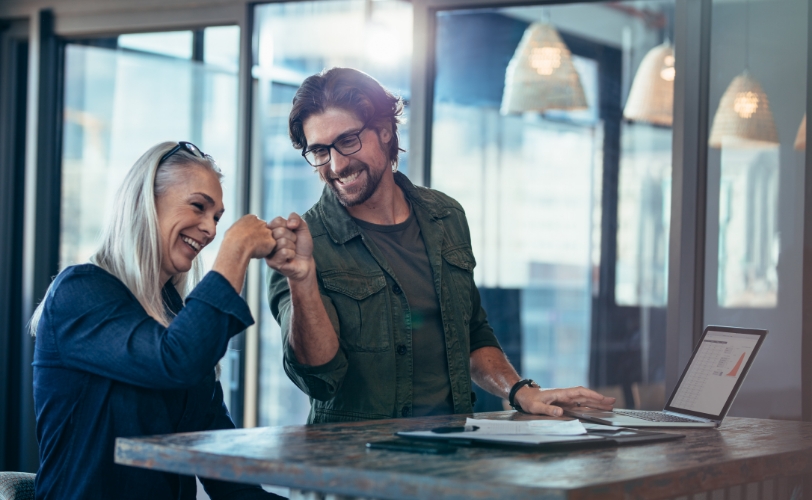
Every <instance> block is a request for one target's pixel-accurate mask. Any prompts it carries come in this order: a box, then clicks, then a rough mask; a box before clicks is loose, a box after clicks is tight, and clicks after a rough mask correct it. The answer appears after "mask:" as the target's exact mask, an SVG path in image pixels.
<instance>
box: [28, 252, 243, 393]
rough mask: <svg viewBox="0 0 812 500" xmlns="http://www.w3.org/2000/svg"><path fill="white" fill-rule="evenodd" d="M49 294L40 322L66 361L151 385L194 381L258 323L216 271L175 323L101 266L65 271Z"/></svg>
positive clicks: (181, 386) (188, 300) (186, 384)
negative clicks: (160, 318) (152, 312)
mask: <svg viewBox="0 0 812 500" xmlns="http://www.w3.org/2000/svg"><path fill="white" fill-rule="evenodd" d="M46 300H47V303H46V304H45V308H44V311H43V318H42V321H41V322H40V328H38V330H44V331H45V332H47V333H46V335H47V334H51V335H53V339H50V340H51V341H50V342H49V341H48V340H46V339H42V340H43V341H44V342H43V345H44V346H45V345H49V344H50V345H51V346H53V348H54V349H55V350H56V351H57V352H58V359H59V360H60V361H61V362H62V363H63V364H64V366H66V367H68V368H73V369H77V370H83V371H86V372H90V373H93V374H96V375H100V376H103V377H108V378H111V379H113V380H117V381H121V382H125V383H129V384H133V385H137V386H141V387H146V388H150V389H184V388H189V387H191V386H194V385H195V384H197V383H198V382H199V381H200V380H202V378H203V377H204V376H206V374H207V373H209V372H211V370H212V368H213V367H214V366H215V365H216V364H217V361H218V360H219V359H220V358H222V357H223V355H224V354H225V352H226V348H227V346H228V341H229V339H230V338H231V337H233V336H234V335H236V334H237V333H239V332H241V331H243V330H244V329H245V328H247V327H248V326H250V325H251V324H253V323H254V320H253V318H252V317H251V312H250V310H249V309H248V306H247V305H246V303H245V301H244V300H243V299H242V297H240V296H239V295H238V294H237V292H236V291H235V290H234V287H232V286H231V284H230V283H229V282H228V281H227V280H226V279H225V278H224V277H223V276H222V275H220V274H219V273H216V272H214V271H211V272H209V273H208V274H207V275H206V276H205V277H204V278H203V280H201V282H200V283H199V284H198V285H197V287H196V288H195V289H194V290H193V291H192V293H190V294H189V296H188V297H187V298H186V307H184V308H183V309H182V310H181V311H180V312H179V313H178V315H177V316H176V317H175V318H174V320H173V321H172V323H170V325H169V327H164V326H163V325H161V324H160V323H158V322H157V321H156V320H155V319H153V318H152V317H151V316H149V315H148V314H147V313H146V311H145V310H144V308H143V307H141V304H140V303H139V302H138V301H137V300H136V298H135V296H134V295H133V294H132V293H131V292H130V290H129V289H128V288H127V287H126V286H125V285H124V284H123V283H122V282H121V281H120V280H118V279H117V278H116V277H114V276H113V275H111V274H109V273H107V272H106V271H103V270H102V269H101V268H98V267H96V266H90V265H88V266H77V267H74V268H70V269H68V270H66V271H65V272H63V273H62V274H61V275H60V276H59V277H57V280H56V282H55V283H54V286H53V287H52V290H51V294H50V295H49V296H48V297H47V298H46ZM43 321H44V322H46V323H47V326H48V327H47V328H42V327H43ZM38 340H39V339H38Z"/></svg>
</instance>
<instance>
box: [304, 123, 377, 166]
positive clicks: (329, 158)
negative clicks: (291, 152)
mask: <svg viewBox="0 0 812 500" xmlns="http://www.w3.org/2000/svg"><path fill="white" fill-rule="evenodd" d="M367 125H369V122H367V123H365V124H364V126H363V127H361V128H360V129H359V130H358V132H353V133H351V134H342V135H340V136H339V137H338V139H336V140H335V141H333V142H332V143H331V144H325V145H323V146H321V145H320V146H319V147H320V148H327V161H325V162H324V163H319V164H318V165H313V163H312V162H311V161H310V160H308V159H307V154H308V153H310V152H312V149H310V148H305V149H303V150H302V158H304V159H305V161H306V162H307V163H308V164H309V165H310V166H311V167H313V168H318V167H321V166H324V165H327V164H328V163H330V162H331V161H333V154H332V153H331V152H330V151H331V150H332V149H335V150H336V152H337V153H338V154H340V155H341V156H350V155H354V154H355V153H357V152H359V151H361V149H363V147H364V143H363V142H362V141H361V134H363V133H364V130H366V129H367ZM352 136H356V137H357V138H358V149H356V150H355V151H353V152H352V153H342V152H341V150H340V149H338V148H337V147H336V144H337V143H339V142H341V141H343V140H344V139H346V138H348V137H352Z"/></svg>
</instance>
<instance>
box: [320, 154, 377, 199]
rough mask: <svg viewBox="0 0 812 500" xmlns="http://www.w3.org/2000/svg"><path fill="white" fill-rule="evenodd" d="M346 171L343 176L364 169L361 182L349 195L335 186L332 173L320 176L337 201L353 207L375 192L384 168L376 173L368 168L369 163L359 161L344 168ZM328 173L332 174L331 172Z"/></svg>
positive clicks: (334, 178) (335, 177) (336, 177)
mask: <svg viewBox="0 0 812 500" xmlns="http://www.w3.org/2000/svg"><path fill="white" fill-rule="evenodd" d="M347 171H348V173H345V175H344V176H345V177H347V176H348V175H352V174H355V173H359V174H362V173H363V172H364V171H366V175H365V176H364V182H363V184H361V186H359V187H358V188H356V189H355V190H354V193H352V194H350V195H349V196H348V195H347V194H345V193H344V192H342V191H341V190H340V189H339V188H338V187H336V182H337V179H338V176H337V175H335V174H333V175H332V176H330V177H329V178H325V177H324V176H322V180H323V181H324V182H326V183H327V185H328V186H330V189H331V190H332V191H333V194H335V195H336V198H338V202H339V203H341V205H342V206H344V207H354V206H357V205H361V204H362V203H364V202H366V201H367V200H368V199H369V198H370V197H371V196H372V195H373V194H375V191H376V190H377V189H378V184H380V183H381V179H382V178H383V174H384V169H380V170H379V171H378V172H377V175H376V173H375V172H373V171H372V170H370V168H369V165H367V164H366V163H363V162H360V161H359V162H353V163H351V164H350V168H348V169H347V170H345V172H347ZM330 173H331V174H332V172H330Z"/></svg>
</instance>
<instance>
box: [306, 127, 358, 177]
mask: <svg viewBox="0 0 812 500" xmlns="http://www.w3.org/2000/svg"><path fill="white" fill-rule="evenodd" d="M366 128H367V125H366V123H365V124H364V126H363V127H361V130H359V131H358V132H353V133H352V134H346V135H342V136H341V137H339V138H338V139H336V141H335V142H334V143H332V144H328V145H326V146H321V145H319V146H314V147H312V148H310V149H306V150H304V151H302V156H304V159H305V160H307V163H309V164H310V165H311V166H313V167H320V166H322V165H325V164H327V163H330V160H331V159H332V156H331V155H330V150H331V149H335V150H336V151H338V153H339V154H340V155H342V156H349V155H352V154H355V153H357V152H359V151H361V133H362V132H363V131H364V130H365V129H366Z"/></svg>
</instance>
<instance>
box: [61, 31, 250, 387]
mask: <svg viewBox="0 0 812 500" xmlns="http://www.w3.org/2000/svg"><path fill="white" fill-rule="evenodd" d="M211 29H214V30H217V31H219V32H220V33H223V32H227V31H228V32H230V33H231V35H230V38H229V39H228V40H230V41H231V42H232V43H231V44H230V45H229V42H228V40H221V43H220V46H219V47H218V54H231V56H232V59H231V60H230V61H229V62H228V64H218V65H217V66H214V65H210V64H206V63H202V62H197V61H192V60H189V56H190V55H191V49H192V33H191V32H182V33H148V34H142V35H126V36H121V37H119V38H118V39H116V38H111V39H103V40H98V39H96V40H92V41H88V42H86V43H82V42H78V43H69V44H68V45H67V47H66V48H65V94H64V98H65V108H64V115H65V121H64V136H63V144H64V146H63V157H62V212H61V213H62V217H61V236H60V268H64V267H66V266H69V265H73V264H78V263H83V262H86V261H87V259H88V258H89V257H90V255H91V254H92V253H93V252H94V251H95V250H96V248H97V245H98V244H99V240H98V237H99V235H100V232H101V230H102V228H103V226H104V224H105V222H106V219H105V215H106V214H107V213H109V211H110V210H109V207H110V206H111V203H112V200H113V197H114V195H115V192H116V190H117V189H118V186H119V185H120V183H121V181H122V180H123V178H124V176H125V175H126V173H127V171H128V170H129V168H130V167H131V166H132V164H133V163H134V162H135V160H137V159H138V157H140V156H141V154H142V153H143V152H144V151H146V150H147V149H148V148H149V147H151V146H153V145H155V144H156V143H158V142H162V141H177V140H189V141H191V142H193V143H195V144H197V145H199V146H200V148H201V149H202V150H203V151H205V152H206V153H208V154H211V155H212V156H213V157H214V158H216V159H217V161H218V165H219V166H220V169H221V170H222V171H223V175H224V176H225V178H224V180H223V197H224V199H223V202H224V204H225V206H226V212H225V214H224V216H223V218H222V219H221V221H220V224H219V228H220V234H219V235H218V237H217V238H216V239H215V240H214V242H212V243H211V244H210V245H209V246H207V247H206V248H205V249H204V250H203V251H202V252H201V258H202V259H203V260H204V263H205V266H206V268H207V269H208V268H210V267H211V264H212V263H213V259H214V256H215V255H216V254H217V249H218V248H219V245H220V242H221V241H222V233H223V231H224V230H225V229H226V228H228V227H229V226H230V225H231V224H232V223H233V221H234V220H235V217H236V216H237V215H239V208H238V207H237V206H236V202H235V194H236V193H235V186H236V185H237V179H236V178H235V175H236V170H235V161H236V156H237V153H236V144H237V137H236V130H237V88H238V86H237V72H236V67H237V61H236V54H237V49H238V44H237V38H238V37H239V35H238V33H239V28H237V27H223V28H211ZM208 32H209V29H207V30H204V31H203V36H204V37H205V36H206V34H207V33H208ZM235 33H236V36H235ZM122 41H124V42H126V43H123V44H122ZM90 44H92V45H90ZM182 44H186V45H182ZM123 46H126V47H127V49H126V50H124V49H123V48H122V47H123ZM161 47H172V50H171V51H170V52H163V55H156V54H155V52H156V51H159V50H161ZM187 48H188V54H187V50H186V49H187ZM204 52H205V53H208V52H209V49H208V47H207V49H206V50H205V51H204ZM226 58H227V56H225V55H221V56H220V59H221V60H225V59H226ZM229 65H230V66H229ZM229 67H230V68H231V69H229ZM232 356H233V355H232ZM232 364H233V361H232V360H228V362H224V363H222V364H221V365H222V367H223V373H222V380H223V389H224V391H226V401H227V402H228V401H230V399H229V395H230V394H229V391H230V389H232V388H234V385H233V383H232V379H233V378H234V377H232V375H234V373H232V371H231V369H230V368H231V366H232Z"/></svg>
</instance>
